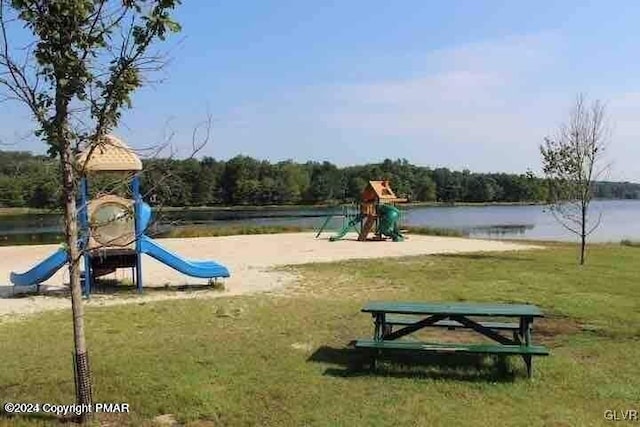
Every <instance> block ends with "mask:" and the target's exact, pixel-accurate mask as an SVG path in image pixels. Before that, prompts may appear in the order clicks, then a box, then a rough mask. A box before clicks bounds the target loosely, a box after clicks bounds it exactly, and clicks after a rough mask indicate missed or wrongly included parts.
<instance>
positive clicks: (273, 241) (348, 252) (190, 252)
mask: <svg viewBox="0 0 640 427" xmlns="http://www.w3.org/2000/svg"><path fill="white" fill-rule="evenodd" d="M355 238H356V236H355V235H353V236H348V238H347V239H345V240H341V241H337V242H329V241H328V240H327V239H326V238H324V239H322V238H321V239H314V237H313V235H312V234H311V233H293V234H268V235H252V236H228V237H203V238H194V239H162V240H160V241H159V242H160V243H161V244H162V245H163V246H164V247H166V248H167V249H169V250H171V251H174V252H176V253H178V254H179V255H181V256H183V257H185V258H191V259H203V260H214V261H217V262H220V263H221V264H224V265H225V266H227V267H228V268H229V270H230V271H231V276H232V277H231V278H229V279H226V280H225V281H224V290H223V291H211V290H210V289H208V290H200V291H198V290H194V291H186V292H184V291H183V292H173V291H167V292H148V293H146V294H144V295H139V296H138V295H136V294H135V292H134V291H131V292H125V293H119V294H117V295H114V294H113V293H111V294H106V295H105V294H94V295H92V297H91V299H90V300H89V301H88V302H87V304H89V305H111V304H123V303H139V302H140V301H141V299H142V300H145V301H147V300H149V301H151V300H157V299H171V298H196V297H197V298H210V297H216V296H227V295H239V294H247V293H254V292H264V291H271V290H276V289H278V288H282V287H283V286H286V285H287V284H289V283H292V282H294V281H295V280H296V279H297V278H296V277H295V276H294V275H293V274H290V273H287V272H283V271H274V268H275V267H280V266H285V265H296V264H306V263H312V262H330V261H339V260H346V259H363V258H384V257H403V256H411V255H426V254H441V253H460V252H488V251H513V250H523V249H534V248H537V247H536V246H532V245H526V244H516V243H510V242H501V241H490V240H475V239H464V238H454V237H433V236H418V235H411V236H409V238H408V239H407V240H406V241H404V242H398V243H393V242H357V241H355ZM56 249H57V246H56V245H41V246H7V247H0V317H2V318H4V319H5V320H7V319H8V318H16V317H21V316H24V315H27V314H30V313H36V312H40V311H44V310H55V309H64V308H68V307H69V306H70V303H69V300H68V298H65V297H62V296H60V295H53V294H54V293H56V291H57V292H58V293H60V291H61V290H62V291H64V290H65V289H66V286H65V284H67V283H68V272H67V271H66V268H63V269H61V270H60V271H58V273H56V274H55V275H54V276H52V277H51V278H50V279H49V280H47V281H46V282H45V283H44V286H41V294H39V295H34V294H29V296H27V295H24V294H21V295H17V293H18V292H16V289H14V287H13V286H11V283H10V282H9V274H10V272H11V271H17V272H22V271H25V270H27V269H29V268H31V267H32V266H33V265H35V264H36V263H37V262H39V261H40V260H42V259H44V258H45V257H47V256H48V255H49V254H51V253H52V252H53V251H54V250H56ZM142 268H143V277H144V286H145V288H148V287H166V286H167V285H169V286H181V285H189V284H194V285H195V284H205V283H206V282H207V281H206V280H205V279H195V278H191V277H188V276H185V275H183V274H181V273H179V272H177V271H175V270H172V269H171V268H169V267H167V266H165V265H163V264H161V263H159V262H157V261H156V260H154V259H152V258H150V257H148V256H146V255H144V256H143V265H142ZM105 278H107V279H109V278H111V279H117V280H125V281H126V280H130V278H131V273H130V272H128V271H124V270H121V271H118V272H116V273H114V274H112V275H110V276H106V277H105ZM33 290H35V287H33Z"/></svg>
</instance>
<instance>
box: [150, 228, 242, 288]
mask: <svg viewBox="0 0 640 427" xmlns="http://www.w3.org/2000/svg"><path fill="white" fill-rule="evenodd" d="M140 252H142V253H143V254H147V255H149V256H151V257H153V258H155V259H157V260H158V261H160V262H161V263H163V264H167V265H168V266H169V267H171V268H173V269H175V270H178V271H179V272H181V273H183V274H186V275H187V276H192V277H201V278H205V279H213V278H216V277H229V276H230V275H229V270H227V267H225V266H223V265H220V264H218V263H217V262H213V261H193V260H187V259H184V258H182V257H180V256H178V255H176V254H174V253H173V252H170V251H168V250H166V249H165V248H163V247H162V246H160V245H159V244H158V243H157V242H156V241H155V240H153V239H152V238H150V237H148V236H142V237H140Z"/></svg>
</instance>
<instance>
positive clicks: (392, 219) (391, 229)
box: [378, 205, 404, 242]
mask: <svg viewBox="0 0 640 427" xmlns="http://www.w3.org/2000/svg"><path fill="white" fill-rule="evenodd" d="M378 216H379V218H380V220H379V225H378V232H379V233H381V234H383V235H385V236H387V237H391V238H392V239H393V241H394V242H402V241H403V240H404V236H403V235H402V233H400V228H399V226H398V222H400V211H399V210H398V208H396V207H395V206H391V205H380V206H378Z"/></svg>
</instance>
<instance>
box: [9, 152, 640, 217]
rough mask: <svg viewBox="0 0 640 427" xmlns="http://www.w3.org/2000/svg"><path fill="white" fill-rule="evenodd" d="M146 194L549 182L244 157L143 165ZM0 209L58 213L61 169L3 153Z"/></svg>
mask: <svg viewBox="0 0 640 427" xmlns="http://www.w3.org/2000/svg"><path fill="white" fill-rule="evenodd" d="M143 165H144V169H143V176H142V191H143V193H146V194H147V196H148V197H147V198H148V199H151V200H152V202H153V203H154V204H160V205H164V206H216V205H218V206H219V205H227V206H228V205H278V204H317V203H341V202H349V201H357V200H358V199H359V196H360V193H361V192H362V190H363V189H364V187H365V185H366V183H367V181H369V180H379V179H387V180H389V181H390V182H391V187H392V188H393V189H394V191H395V192H396V194H397V195H398V196H399V197H406V198H407V199H409V200H410V201H414V202H444V203H454V202H485V203H490V202H514V203H518V202H545V201H546V200H547V198H548V195H549V194H548V185H547V181H546V180H544V179H542V178H539V177H536V176H535V175H534V174H533V173H531V172H527V173H524V174H507V173H473V172H470V171H468V170H463V171H453V170H450V169H447V168H429V167H423V166H416V165H412V164H411V163H409V162H408V161H407V160H389V159H387V160H384V161H383V162H381V163H373V164H367V165H360V166H348V167H338V166H336V165H334V164H332V163H330V162H306V163H296V162H293V161H283V162H277V163H270V162H268V161H265V160H256V159H253V158H251V157H247V156H237V157H234V158H232V159H230V160H227V161H222V160H216V159H213V158H210V157H204V158H202V159H188V160H180V159H149V160H144V161H143ZM595 197H596V198H603V199H639V198H640V184H636V183H628V182H597V183H596V185H595ZM0 206H2V207H30V208H55V207H57V206H60V188H59V168H58V163H57V162H56V161H55V160H53V159H51V158H49V157H47V156H42V155H33V154H31V153H28V152H20V151H0Z"/></svg>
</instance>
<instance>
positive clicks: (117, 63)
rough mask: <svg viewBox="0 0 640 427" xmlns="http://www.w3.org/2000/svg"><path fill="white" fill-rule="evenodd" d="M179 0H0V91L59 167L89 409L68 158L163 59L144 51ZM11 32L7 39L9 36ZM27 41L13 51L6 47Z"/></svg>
mask: <svg viewBox="0 0 640 427" xmlns="http://www.w3.org/2000/svg"><path fill="white" fill-rule="evenodd" d="M179 3H180V0H0V87H2V88H4V89H5V91H4V92H5V93H4V95H5V100H13V101H18V102H20V103H22V104H23V105H25V106H26V107H27V108H28V110H29V111H30V113H31V116H32V118H33V120H34V123H35V129H36V130H35V134H36V136H37V137H39V138H40V139H42V141H43V142H45V143H46V144H47V145H48V148H49V154H50V155H51V156H52V157H55V158H57V159H58V160H59V162H60V170H61V175H60V182H61V184H62V185H61V186H62V191H63V195H64V197H63V199H64V223H65V240H66V245H67V248H68V251H69V278H70V286H71V303H72V312H73V332H74V344H75V363H76V365H75V366H76V374H75V376H76V398H77V402H78V403H79V404H90V403H91V400H92V396H91V380H90V370H89V360H88V352H87V345H86V341H85V333H84V312H83V305H82V293H81V286H80V257H81V254H82V249H83V248H81V247H79V245H78V242H79V240H78V230H77V222H76V219H77V206H76V196H77V178H78V177H79V176H80V175H81V173H82V171H81V170H78V168H79V167H78V165H77V164H76V162H75V155H76V154H77V153H78V151H79V150H80V149H81V148H82V149H85V150H86V149H88V150H89V152H92V151H93V150H94V149H96V148H98V147H99V146H100V145H101V144H103V143H104V140H105V138H103V136H104V135H106V134H107V133H108V132H109V131H110V130H111V129H113V128H114V127H115V126H116V125H117V124H118V122H119V120H120V117H121V114H122V110H123V108H125V107H131V96H132V94H133V92H134V91H135V90H136V89H137V88H139V87H140V86H142V85H143V84H144V83H145V81H144V79H143V77H144V75H145V73H146V72H149V71H154V70H157V69H159V68H160V67H161V66H162V64H163V63H164V61H163V59H162V57H160V56H159V55H158V54H153V53H152V52H150V51H151V48H152V47H153V46H154V44H155V42H157V41H158V40H164V39H165V37H166V35H167V34H168V33H170V32H176V31H179V29H180V27H179V25H178V24H177V23H176V22H174V21H173V20H172V18H171V15H170V13H171V11H172V10H173V9H174V8H175V7H176V6H177V5H178V4H179ZM15 24H18V25H19V27H14V28H12V30H13V31H15V32H12V33H11V34H12V35H14V34H17V36H16V37H15V38H12V40H10V38H9V32H10V27H11V26H12V25H15ZM23 38H26V39H27V41H26V42H25V43H23V44H22V45H20V46H13V45H11V44H10V41H15V40H20V39H23Z"/></svg>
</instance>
